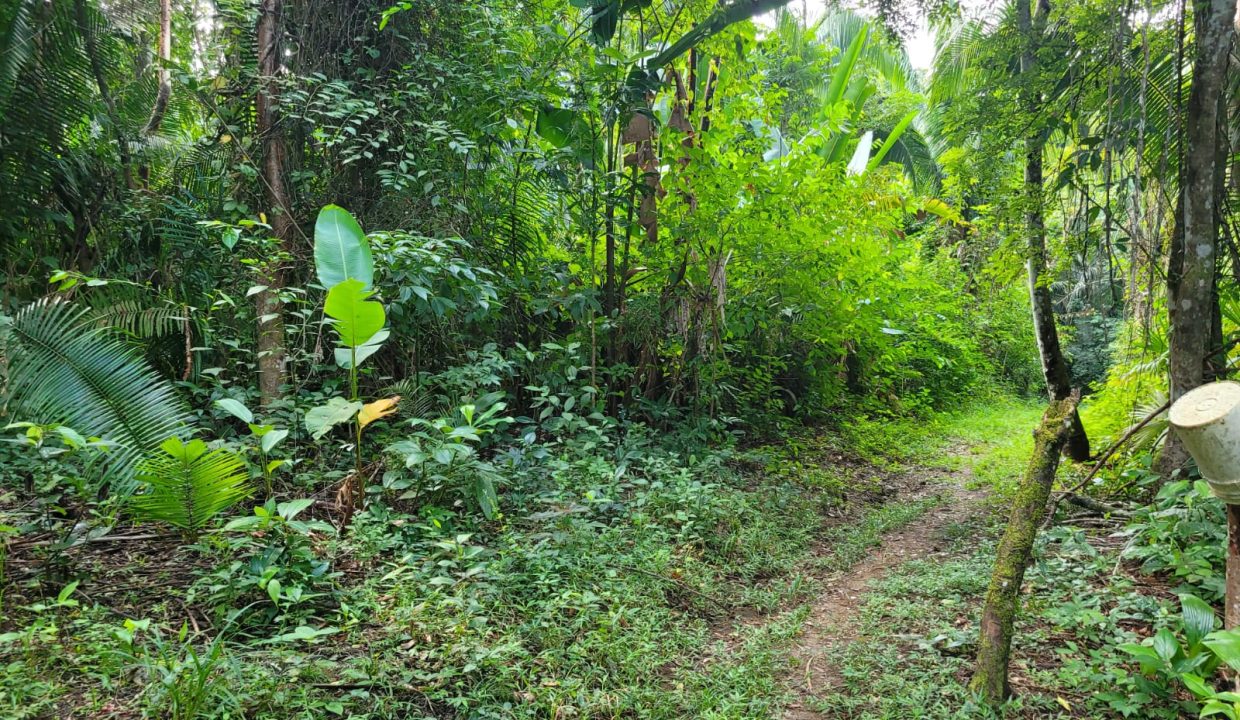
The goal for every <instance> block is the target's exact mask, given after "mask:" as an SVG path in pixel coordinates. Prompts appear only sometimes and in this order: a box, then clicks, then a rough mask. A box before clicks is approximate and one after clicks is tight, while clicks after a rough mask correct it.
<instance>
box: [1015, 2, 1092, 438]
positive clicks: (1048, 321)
mask: <svg viewBox="0 0 1240 720" xmlns="http://www.w3.org/2000/svg"><path fill="white" fill-rule="evenodd" d="M1049 10H1050V8H1049V3H1047V2H1041V3H1039V8H1038V12H1037V14H1036V15H1035V14H1034V12H1033V8H1032V7H1031V6H1030V0H1019V2H1017V4H1016V13H1017V22H1018V23H1019V26H1020V30H1021V34H1022V35H1024V36H1025V49H1024V51H1023V52H1022V53H1021V58H1020V71H1021V74H1022V75H1025V76H1026V77H1032V76H1034V75H1036V74H1037V69H1038V59H1037V49H1038V38H1039V36H1040V35H1041V33H1042V28H1043V27H1045V25H1046V13H1047V12H1049ZM1034 84H1035V85H1036V83H1034ZM1024 101H1025V102H1024V105H1025V108H1026V112H1027V113H1028V114H1029V117H1030V118H1035V117H1038V116H1039V115H1041V114H1042V101H1041V97H1040V95H1039V93H1038V92H1037V90H1036V89H1026V90H1025V98H1024ZM1043 145H1044V143H1043V140H1042V131H1041V128H1035V129H1034V130H1033V132H1031V133H1030V134H1029V136H1028V137H1026V138H1025V203H1026V205H1025V234H1026V239H1027V242H1028V253H1029V254H1028V258H1027V261H1026V267H1027V269H1028V272H1029V304H1030V306H1031V307H1032V309H1033V330H1034V334H1035V335H1036V337H1037V341H1038V354H1039V356H1040V357H1041V359H1042V375H1043V377H1044V378H1045V379H1046V390H1047V393H1048V394H1049V395H1050V398H1051V400H1052V401H1061V400H1064V399H1066V398H1067V397H1068V396H1069V395H1071V394H1072V374H1071V373H1070V372H1069V371H1068V363H1067V360H1065V359H1064V356H1063V349H1062V348H1061V347H1060V345H1059V331H1058V330H1057V329H1056V327H1055V307H1054V304H1053V302H1052V299H1051V289H1050V277H1049V276H1048V275H1047V271H1046V223H1045V222H1044V220H1043V212H1042V206H1043V199H1042V190H1043V189H1042V150H1043ZM1071 430H1072V432H1071V435H1070V437H1069V439H1068V443H1067V450H1068V457H1070V458H1072V459H1073V460H1076V461H1077V462H1082V461H1085V460H1088V459H1089V437H1088V436H1087V435H1086V434H1085V426H1084V425H1082V424H1081V418H1080V416H1079V415H1077V414H1076V413H1075V411H1074V412H1073V414H1072V417H1071Z"/></svg>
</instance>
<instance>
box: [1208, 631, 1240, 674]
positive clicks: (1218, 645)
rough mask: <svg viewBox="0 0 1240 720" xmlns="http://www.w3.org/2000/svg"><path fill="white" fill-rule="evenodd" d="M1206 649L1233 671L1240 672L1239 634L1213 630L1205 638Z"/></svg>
mask: <svg viewBox="0 0 1240 720" xmlns="http://www.w3.org/2000/svg"><path fill="white" fill-rule="evenodd" d="M1205 644H1206V647H1208V648H1210V650H1211V651H1213V653H1214V654H1215V655H1217V656H1218V659H1219V660H1222V661H1223V662H1225V663H1227V665H1228V667H1230V668H1231V669H1233V670H1240V632H1237V631H1235V630H1215V631H1214V632H1212V633H1210V634H1209V635H1207V636H1206V639H1205Z"/></svg>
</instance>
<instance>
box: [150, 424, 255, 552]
mask: <svg viewBox="0 0 1240 720" xmlns="http://www.w3.org/2000/svg"><path fill="white" fill-rule="evenodd" d="M159 449H160V452H159V453H157V454H154V455H152V456H150V457H149V458H147V459H146V461H145V462H143V463H142V465H141V466H140V467H139V469H138V480H139V481H141V482H143V483H145V485H146V486H147V488H148V489H147V491H146V492H144V493H142V494H141V495H137V496H135V497H134V498H133V500H132V501H131V506H132V507H133V510H134V514H135V515H137V516H138V517H139V518H140V519H143V520H154V521H159V522H165V523H168V524H169V525H172V526H173V527H176V528H179V529H181V530H184V531H185V532H186V533H187V534H188V535H191V536H193V535H197V534H198V532H199V531H200V530H202V528H203V527H205V526H206V524H207V523H208V522H209V521H210V520H211V518H213V517H215V516H216V515H217V514H219V513H220V512H222V511H224V510H226V509H228V508H229V507H232V506H233V505H234V504H236V503H237V502H238V501H240V500H242V499H243V498H246V497H249V495H250V492H251V489H250V486H249V479H248V477H247V476H246V472H245V463H244V462H243V461H242V460H241V458H240V456H238V455H237V454H236V453H234V452H230V451H228V450H223V449H221V450H212V451H208V450H207V445H206V443H204V442H203V441H201V440H191V441H189V442H188V443H186V442H182V441H181V439H180V438H176V437H173V438H168V439H167V440H166V441H164V442H163V444H161V445H160V447H159Z"/></svg>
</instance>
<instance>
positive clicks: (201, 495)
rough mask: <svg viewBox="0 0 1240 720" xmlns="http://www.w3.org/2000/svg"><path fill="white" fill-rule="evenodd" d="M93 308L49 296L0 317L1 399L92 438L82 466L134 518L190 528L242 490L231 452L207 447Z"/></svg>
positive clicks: (38, 419) (25, 416)
mask: <svg viewBox="0 0 1240 720" xmlns="http://www.w3.org/2000/svg"><path fill="white" fill-rule="evenodd" d="M99 318H100V313H99V312H97V311H95V310H92V309H91V308H89V307H82V306H78V305H75V304H73V303H70V302H66V301H63V300H58V299H55V298H49V299H44V300H41V301H38V302H35V303H31V304H29V305H27V306H25V307H24V308H22V309H21V310H19V311H18V312H17V313H16V314H15V315H14V316H12V317H5V316H0V360H2V361H3V364H2V367H3V376H0V398H2V400H3V407H4V409H5V412H6V414H7V417H9V418H11V419H17V420H20V421H22V422H33V423H37V424H49V425H50V424H58V425H62V426H67V427H70V428H73V429H74V430H77V431H78V432H79V433H81V434H83V435H86V436H89V437H97V438H99V439H100V440H101V441H102V444H103V445H105V446H106V448H107V451H106V452H102V453H99V454H98V455H97V456H96V457H93V458H92V459H91V461H90V464H89V467H88V469H87V472H88V473H89V474H90V476H91V477H92V478H93V479H94V480H95V481H96V483H95V484H96V487H97V488H98V490H99V492H101V493H103V492H106V493H108V494H110V495H111V496H112V497H114V498H117V499H119V500H122V501H123V500H124V499H126V498H129V497H130V496H132V495H134V493H135V492H138V494H137V495H136V496H134V497H133V501H132V506H133V508H134V509H135V510H136V512H137V514H138V515H139V516H140V517H143V518H148V519H153V520H160V521H164V522H167V523H169V524H171V525H173V526H175V527H178V528H181V529H183V530H185V531H186V532H187V533H190V534H193V533H196V532H197V531H198V530H199V529H201V528H202V527H203V525H204V524H205V523H206V521H207V520H208V519H210V518H211V517H212V516H214V515H215V514H216V513H218V512H219V511H220V510H223V509H224V508H226V507H228V506H230V505H232V504H233V503H235V502H236V501H238V500H240V499H241V498H243V497H245V496H246V495H247V494H248V475H246V474H245V473H244V472H243V468H244V465H243V463H242V461H241V460H240V458H239V457H237V456H236V455H235V454H233V453H231V452H228V451H224V450H217V451H214V452H207V449H206V445H205V444H204V443H203V442H202V441H201V440H190V441H189V442H188V443H186V442H185V441H184V440H185V438H187V437H188V436H189V435H190V433H191V432H192V430H193V428H192V419H193V416H192V414H191V413H190V410H189V407H188V406H187V404H186V403H185V401H184V400H183V399H182V398H181V397H180V396H179V395H178V393H177V390H176V388H175V387H173V386H172V384H171V383H169V382H168V381H167V380H166V379H164V378H163V377H162V376H161V375H160V374H159V373H157V372H156V371H155V369H154V368H153V367H151V366H150V364H149V363H147V362H146V361H145V360H143V359H142V358H141V357H139V356H138V355H137V354H136V352H135V350H134V349H133V347H132V346H130V345H128V344H127V343H126V342H125V341H124V340H123V339H122V337H121V336H120V335H119V334H118V333H117V331H115V330H113V329H112V328H111V327H109V326H107V325H103V326H101V325H100V323H99Z"/></svg>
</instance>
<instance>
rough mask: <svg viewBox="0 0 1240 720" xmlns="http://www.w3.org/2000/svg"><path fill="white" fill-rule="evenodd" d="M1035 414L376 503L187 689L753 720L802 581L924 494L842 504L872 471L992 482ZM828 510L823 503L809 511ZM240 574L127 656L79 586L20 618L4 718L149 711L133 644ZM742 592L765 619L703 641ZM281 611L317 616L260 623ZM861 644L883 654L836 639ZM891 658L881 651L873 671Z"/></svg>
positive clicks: (538, 714) (989, 409)
mask: <svg viewBox="0 0 1240 720" xmlns="http://www.w3.org/2000/svg"><path fill="white" fill-rule="evenodd" d="M1037 412H1038V410H1037V408H1036V406H1034V405H1031V404H1022V403H1017V402H1013V401H1006V400H1004V401H992V402H989V403H983V404H980V405H978V406H976V407H975V408H973V409H972V410H970V411H969V412H962V413H961V414H959V415H957V416H954V417H939V418H933V419H930V420H897V421H880V420H864V419H862V420H860V421H859V422H857V423H855V424H850V425H849V428H848V429H847V430H845V431H843V432H841V433H838V434H821V435H818V436H813V437H802V438H798V439H796V440H792V441H789V442H788V443H786V444H780V445H777V446H773V447H769V448H766V449H760V450H758V451H752V452H749V453H740V454H737V455H735V456H733V457H731V458H730V457H729V456H728V455H727V454H722V455H709V456H708V457H706V459H705V460H700V461H697V462H694V463H685V462H684V460H683V459H680V458H678V457H676V456H672V455H669V454H660V453H658V452H655V451H652V450H649V449H647V450H643V453H645V454H644V455H643V456H642V458H641V460H640V461H632V462H629V464H628V467H627V470H626V471H625V472H623V473H618V472H616V467H615V465H614V462H615V461H614V460H612V459H610V458H609V457H607V456H604V455H597V456H591V457H583V458H580V459H576V460H573V459H566V460H564V461H563V462H562V463H560V464H559V465H557V466H556V468H555V472H554V474H553V475H551V476H549V477H536V478H530V479H527V480H525V481H523V483H518V482H516V481H514V482H513V483H512V487H513V490H512V492H513V493H517V492H520V493H522V495H520V496H512V497H509V498H508V502H509V505H508V506H509V507H513V508H516V507H526V508H532V510H531V511H530V513H531V514H529V515H518V514H514V515H513V516H512V517H508V518H505V519H504V520H503V521H501V522H497V523H492V524H488V525H485V526H462V525H461V524H459V523H458V521H457V520H456V519H455V518H453V517H452V516H450V515H446V516H443V517H442V518H439V519H434V520H433V521H432V520H430V519H428V518H425V517H418V516H413V515H407V516H403V517H398V518H397V519H399V520H400V522H399V523H396V524H394V523H393V522H392V520H393V517H395V516H392V515H391V513H394V512H395V510H389V511H386V512H388V513H389V515H388V516H380V515H374V514H373V513H375V512H379V510H381V509H382V508H381V507H380V506H378V505H376V506H375V508H374V510H373V511H371V512H368V513H366V514H364V515H363V516H362V517H361V518H360V519H359V521H358V522H357V523H355V525H354V527H353V528H352V531H351V533H350V535H349V537H348V538H347V540H342V541H336V544H335V545H333V547H334V548H335V549H334V550H333V551H332V552H333V553H334V555H335V559H336V561H337V562H338V563H339V562H340V561H341V559H342V558H343V559H349V561H350V563H351V569H350V572H348V573H347V574H344V575H342V576H339V578H338V579H335V580H330V581H325V582H320V583H319V584H317V585H313V586H311V585H307V587H308V588H310V589H311V590H313V591H315V592H319V593H324V594H322V595H320V596H319V597H318V599H316V600H313V601H310V602H305V603H303V604H302V605H299V606H295V607H294V606H289V607H286V608H284V609H282V611H281V613H282V614H280V615H278V616H277V615H275V613H272V615H273V616H274V617H272V619H271V620H264V621H262V622H261V623H259V622H255V623H253V624H249V625H245V624H244V623H243V625H242V631H241V632H237V633H235V634H233V635H232V636H230V637H229V638H228V641H227V643H226V645H225V649H224V652H223V654H222V655H221V657H220V658H219V659H218V661H217V663H216V666H215V667H214V669H213V670H212V671H211V673H210V678H211V681H210V683H209V684H208V687H206V688H205V689H203V692H204V693H205V694H206V695H207V696H208V697H209V702H208V704H207V705H208V707H210V708H212V712H211V713H210V714H208V715H207V716H206V717H213V718H224V717H241V716H244V717H247V718H254V719H255V720H259V719H271V720H275V719H276V718H280V719H282V720H283V719H284V718H320V717H355V718H368V719H369V720H385V719H388V718H391V719H394V718H433V717H453V716H458V717H470V718H478V719H479V720H486V719H489V718H505V719H509V718H514V719H519V718H528V719H530V720H535V719H541V718H554V717H558V718H568V717H578V718H585V717H598V718H610V717H629V718H647V719H650V720H664V719H666V720H672V719H673V718H686V717H692V718H711V719H716V720H722V719H726V718H735V719H737V720H740V719H742V718H745V719H748V718H764V717H771V716H773V715H775V714H777V713H778V712H779V708H780V707H781V706H782V703H783V702H784V701H785V699H786V695H787V689H786V687H785V686H784V684H783V682H784V672H785V669H786V663H787V654H786V653H787V648H788V646H789V645H790V643H791V642H792V640H793V638H794V637H795V635H796V633H797V632H798V630H799V627H800V624H801V622H802V621H803V620H804V617H805V614H806V612H807V608H805V607H803V606H802V605H803V603H805V601H806V599H807V598H809V597H810V596H811V595H812V594H813V593H816V592H819V591H820V590H821V588H820V587H817V586H816V582H817V581H815V580H814V579H813V578H814V577H816V576H824V575H825V576H828V577H829V576H831V575H833V574H835V573H840V572H844V571H846V570H847V569H849V568H851V567H852V566H854V565H855V564H857V563H859V562H861V561H863V560H865V558H866V557H868V556H869V554H870V553H871V552H872V549H873V548H874V547H875V546H876V545H878V544H879V543H880V542H881V540H882V538H883V536H884V535H886V534H887V533H890V532H891V531H893V530H895V529H897V528H899V527H901V526H903V525H906V524H908V523H910V522H913V521H914V520H916V519H917V518H919V517H921V516H922V515H923V514H924V513H926V512H927V511H929V510H931V509H932V508H933V507H934V506H935V505H937V504H939V503H941V502H943V501H944V499H943V497H942V496H938V495H935V496H930V497H926V498H922V499H919V500H916V501H909V500H908V498H894V499H892V498H888V502H887V503H886V504H881V505H871V506H866V505H864V504H863V503H861V502H860V501H859V499H858V498H871V499H873V498H875V497H877V495H876V491H877V490H880V489H881V487H880V486H881V484H882V482H881V480H882V478H883V477H884V476H885V473H888V472H891V471H894V470H899V469H900V468H908V467H912V466H914V465H921V464H927V463H929V464H936V465H940V466H942V465H943V464H944V463H947V462H948V461H949V459H950V458H951V457H952V455H951V453H950V452H949V449H950V448H952V447H953V446H954V445H956V444H958V443H959V442H960V441H962V440H963V441H964V442H967V443H969V445H970V447H973V448H976V455H975V456H973V457H971V458H969V459H968V460H962V461H961V462H969V463H972V467H974V468H975V473H977V474H978V475H979V477H986V478H989V477H992V476H993V477H995V478H996V479H998V478H999V477H1000V476H1001V475H1002V474H1003V473H1005V472H1007V469H1008V468H1010V467H1011V466H1013V463H1015V462H1016V460H1017V459H1018V455H1019V452H1020V446H1019V441H1018V440H1016V439H1014V436H1016V435H1020V436H1021V437H1024V436H1027V434H1028V427H1032V423H1033V419H1036V414H1037ZM1026 421H1027V424H1026ZM857 456H862V457H868V458H870V459H871V460H873V461H874V462H875V463H877V466H876V467H875V466H867V465H862V464H858V463H857V462H856V460H855V458H856V457H857ZM738 467H739V468H741V469H739V470H738ZM976 468H982V470H980V471H979V470H977V469H976ZM827 514H830V516H831V517H832V518H834V519H831V520H830V521H829V522H825V523H824V519H825V517H824V516H826V515H827ZM848 514H851V515H852V517H853V519H852V520H851V521H848V522H845V523H843V524H838V525H832V523H837V522H839V520H838V518H839V517H840V516H841V515H845V516H847V515H848ZM372 515H373V517H372ZM824 526H825V527H827V528H828V529H826V530H825V531H824V529H823V528H824ZM254 542H255V543H258V544H259V545H260V546H261V544H262V543H263V542H266V540H265V539H263V538H255V539H254ZM823 549H825V550H826V552H822V550H823ZM236 555H237V554H236V553H235V552H233V551H230V550H228V549H227V546H226V545H224V544H221V543H204V544H203V548H202V549H201V550H196V551H192V552H191V557H188V558H187V560H188V561H189V562H188V563H187V564H188V565H189V566H190V567H191V568H203V569H205V568H210V569H211V572H214V573H218V572H220V570H219V568H227V567H229V563H233V562H236V563H240V564H241V565H238V566H236V567H234V569H233V570H230V571H229V572H231V573H234V574H238V573H239V574H244V573H245V572H246V571H245V569H244V566H243V565H244V562H245V561H246V559H245V558H244V557H241V556H236ZM234 556H236V557H234ZM285 557H287V556H285ZM283 562H289V563H291V562H293V561H292V560H288V559H286V560H283ZM194 572H204V573H205V572H206V571H205V570H195V571H194ZM962 574H963V571H962ZM975 574H976V571H975ZM227 577H232V575H228V576H227ZM290 577H292V576H290ZM136 581H137V582H140V581H141V579H140V578H139V579H137V580H136ZM208 581H209V578H208V577H207V576H206V575H204V580H202V581H201V582H200V585H201V583H202V582H208ZM307 582H308V581H307ZM225 584H226V583H225ZM84 589H90V586H84ZM245 592H246V593H248V594H242V595H239V596H237V597H236V598H231V597H227V598H225V599H221V600H215V601H212V602H213V603H214V604H215V607H204V606H203V603H204V601H203V600H202V599H201V598H202V597H206V596H198V597H197V598H196V597H195V596H193V595H192V594H191V595H187V594H186V588H185V587H169V588H165V589H162V590H161V596H162V597H164V598H165V603H164V604H161V605H159V606H148V607H146V608H145V609H144V611H145V612H149V613H150V614H149V615H148V617H150V618H151V619H152V620H153V623H154V624H156V625H160V626H162V628H163V630H162V633H161V635H160V636H159V637H160V639H158V640H156V638H155V637H154V635H153V633H154V630H153V628H152V630H150V631H144V632H142V633H139V638H138V641H137V642H136V643H135V644H134V658H136V659H131V660H127V661H122V660H121V659H119V655H118V652H117V651H118V648H119V645H118V639H117V635H116V632H115V631H116V630H117V629H119V628H120V625H121V622H122V620H123V618H121V617H118V616H116V615H114V614H113V613H111V612H110V611H107V610H105V609H103V608H102V607H100V606H95V605H93V603H92V602H91V601H90V600H89V599H88V597H86V596H82V597H79V598H77V599H78V600H80V601H81V602H82V605H81V606H79V607H65V608H60V609H53V610H48V611H45V612H43V613H42V614H41V615H40V616H38V617H34V616H33V615H30V614H27V615H26V616H25V618H24V619H25V620H26V621H27V622H28V623H29V627H30V628H31V629H32V633H33V634H32V635H31V636H30V638H32V639H23V638H10V639H8V640H6V641H4V642H0V667H4V668H5V672H4V673H0V714H4V713H6V712H9V711H10V710H12V709H13V708H17V707H25V708H37V710H36V712H37V713H41V714H44V715H52V716H71V715H73V714H74V713H76V714H77V715H78V716H82V717H92V718H100V719H101V720H104V719H106V718H121V717H132V716H135V715H136V714H140V713H142V712H144V711H145V712H146V713H148V714H152V715H154V716H158V715H159V714H160V712H161V710H160V707H162V705H161V703H163V702H164V700H163V699H162V698H164V697H165V696H166V695H167V693H166V692H164V691H161V690H159V689H158V688H156V687H154V685H153V684H151V683H145V684H144V682H143V681H142V678H143V677H153V676H157V675H158V674H159V673H160V672H161V671H160V668H159V667H158V662H156V661H155V660H154V659H153V657H154V656H152V655H151V654H150V653H152V652H153V651H154V650H155V649H156V647H157V646H161V647H163V648H164V649H165V651H166V652H167V653H168V654H169V655H168V656H169V657H173V658H181V659H184V658H186V657H188V655H187V652H188V647H189V646H190V645H193V644H195V643H197V646H198V647H199V648H201V646H202V637H201V636H196V635H195V634H194V633H192V632H191V633H190V634H189V635H188V636H187V637H186V639H185V640H184V641H182V640H180V639H179V638H178V637H177V636H178V633H177V629H178V627H179V626H180V624H181V622H182V621H183V619H184V618H185V614H184V612H185V610H184V609H185V607H188V606H190V605H197V607H198V615H197V617H199V618H208V617H211V614H212V612H213V611H219V610H221V608H223V609H225V610H226V609H227V608H228V607H238V608H241V607H248V608H251V609H253V608H257V609H258V610H263V609H264V608H270V600H269V599H268V598H267V595H266V593H265V592H263V591H261V590H259V589H257V588H254V589H252V590H248V591H245ZM116 602H119V603H122V604H123V603H125V602H126V599H125V598H124V597H118V598H116ZM941 607H942V608H946V607H947V605H941ZM789 608H797V609H793V610H791V611H786V612H785V610H788V609H789ZM742 609H745V610H747V611H748V612H754V611H757V612H758V613H760V615H761V617H763V618H764V620H763V621H762V622H757V623H751V624H746V625H745V626H743V627H741V628H740V629H739V630H738V632H737V634H736V635H735V636H730V637H729V638H728V639H727V640H726V641H721V640H718V639H717V638H718V637H719V630H720V628H721V627H722V626H723V625H726V624H730V620H729V618H731V617H733V616H734V615H735V614H737V613H739V612H740V611H741V610H742ZM905 612H907V614H909V615H910V616H911V615H912V614H914V613H915V612H916V606H915V605H911V604H910V605H908V607H907V610H906V611H905ZM221 619H222V618H220V617H219V616H218V615H217V616H216V622H217V623H218V624H217V625H216V626H215V627H214V628H208V629H207V633H206V637H213V636H214V634H215V633H216V632H218V628H219V627H220V626H221V625H222V624H223V623H221V622H220V620H221ZM930 619H932V618H927V621H929V620H930ZM298 625H306V626H309V627H312V628H324V629H328V630H333V632H331V633H330V634H327V635H324V636H322V637H318V638H306V639H297V638H293V639H285V640H279V636H280V635H282V634H286V633H289V632H290V631H292V630H294V629H295V628H296V627H297V626H298ZM40 628H42V629H40ZM876 629H877V628H876ZM901 632H904V630H901ZM82 647H90V648H93V649H92V651H91V652H90V653H82V652H78V651H77V650H76V649H77V648H82ZM858 652H861V653H862V654H864V652H874V653H878V652H879V650H878V649H871V650H864V647H863V649H862V650H858V651H856V652H854V651H852V650H850V651H849V656H850V657H852V656H853V655H855V654H857V653H858ZM144 653H145V654H144ZM876 657H879V655H876ZM882 657H888V656H882ZM897 660H898V658H895V657H888V661H890V662H892V663H896V664H894V665H892V666H891V667H892V668H899V667H901V666H900V665H899V664H898V662H897ZM856 662H858V663H860V662H861V660H860V659H858V660H857V661H856ZM856 667H857V672H862V671H863V670H864V667H863V666H862V665H857V666H856ZM875 671H876V670H875ZM889 675H903V673H902V671H901V672H887V673H886V675H885V676H884V678H883V679H882V682H884V683H891V682H896V680H895V679H893V678H891V677H887V676H889ZM171 682H173V683H174V685H175V684H177V683H180V682H184V681H183V680H178V679H177V678H176V677H174V678H173V679H172V681H171ZM910 682H911V680H910ZM893 692H895V691H894V690H893ZM840 702H846V699H845V700H840ZM858 702H860V701H858ZM862 704H864V703H862Z"/></svg>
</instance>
